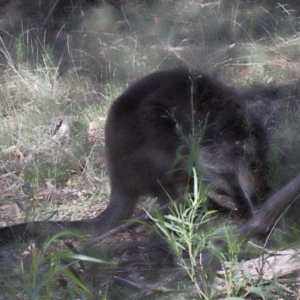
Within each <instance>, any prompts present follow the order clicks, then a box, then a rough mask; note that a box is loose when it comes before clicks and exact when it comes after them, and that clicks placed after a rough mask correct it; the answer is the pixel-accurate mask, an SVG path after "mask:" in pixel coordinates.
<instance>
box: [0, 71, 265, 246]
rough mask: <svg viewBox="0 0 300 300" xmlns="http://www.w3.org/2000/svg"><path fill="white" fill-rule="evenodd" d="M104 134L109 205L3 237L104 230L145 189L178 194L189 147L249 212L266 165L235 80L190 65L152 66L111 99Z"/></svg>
mask: <svg viewBox="0 0 300 300" xmlns="http://www.w3.org/2000/svg"><path fill="white" fill-rule="evenodd" d="M105 134H106V154H107V162H108V171H109V177H110V183H111V195H110V201H109V204H108V207H107V208H106V209H105V210H104V211H103V212H102V213H101V214H100V215H99V216H97V217H95V218H94V219H89V220H87V219H85V220H79V221H73V222H67V221H65V222H63V221H61V222H30V223H25V224H19V225H13V226H11V227H5V228H2V229H0V239H2V242H7V241H8V240H9V239H13V237H15V236H32V237H35V236H37V235H40V234H42V233H43V231H45V230H46V229H47V230H48V229H50V230H54V231H56V230H61V229H62V228H68V229H75V230H81V229H87V230H89V231H90V230H91V229H94V230H95V233H97V234H101V233H103V232H105V231H107V230H108V229H111V228H113V227H115V226H117V225H118V224H120V222H121V221H123V220H127V219H130V218H131V216H132V213H133V210H134V207H135V205H136V202H137V200H138V198H139V197H140V196H144V195H150V196H154V197H157V199H158V202H159V203H160V204H165V203H167V202H168V201H169V199H170V198H172V199H176V198H178V197H181V196H182V193H183V190H184V188H185V186H186V185H187V183H188V181H189V174H188V171H187V165H188V163H187V157H188V156H189V155H191V154H193V153H192V152H195V153H196V156H197V161H198V163H197V164H198V165H199V169H200V170H202V171H203V173H204V176H205V177H206V178H208V179H209V180H210V181H211V182H212V183H213V184H214V185H215V186H216V188H217V191H218V193H220V194H225V195H227V196H230V197H231V198H232V199H233V200H234V201H235V203H236V206H237V208H238V210H239V211H240V213H242V214H244V215H248V216H249V215H252V213H253V207H254V204H255V199H256V194H255V192H256V186H257V180H255V176H254V174H253V173H251V169H259V168H263V167H264V166H265V165H266V163H267V152H268V140H267V134H266V131H265V129H264V127H263V126H262V125H261V123H260V122H259V121H258V120H257V119H256V117H255V116H253V115H252V114H250V113H248V112H247V111H246V108H245V107H244V103H243V102H242V100H241V99H240V98H239V97H238V96H237V95H236V93H235V92H234V91H233V90H232V88H229V87H227V86H225V85H224V84H222V83H220V82H219V81H217V80H215V79H213V78H211V77H210V76H208V75H206V74H203V73H201V72H198V71H194V70H189V69H185V68H180V69H173V70H166V71H158V72H155V73H153V74H150V75H148V76H146V77H144V78H142V79H140V80H139V81H137V82H136V83H135V84H133V85H132V86H130V87H129V88H128V89H127V90H126V91H125V92H124V93H123V94H122V95H121V96H120V97H119V98H118V99H117V100H116V101H115V102H114V103H113V104H112V107H111V109H110V112H109V114H108V118H107V122H106V128H105ZM187 139H190V140H191V139H194V140H200V139H201V141H200V142H199V148H198V149H196V151H194V149H191V146H190V144H189V143H188V142H187ZM194 144H196V143H194ZM195 153H194V154H195ZM179 156H181V157H182V159H179V160H178V159H177V158H178V157H179ZM175 162H176V163H175Z"/></svg>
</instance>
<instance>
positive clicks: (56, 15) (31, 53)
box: [0, 0, 300, 299]
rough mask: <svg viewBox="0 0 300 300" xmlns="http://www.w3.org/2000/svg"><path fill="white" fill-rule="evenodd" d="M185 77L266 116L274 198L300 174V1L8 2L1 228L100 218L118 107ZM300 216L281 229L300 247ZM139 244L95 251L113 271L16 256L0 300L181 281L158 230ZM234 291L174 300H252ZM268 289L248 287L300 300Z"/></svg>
mask: <svg viewBox="0 0 300 300" xmlns="http://www.w3.org/2000/svg"><path fill="white" fill-rule="evenodd" d="M178 66H189V67H192V68H197V69H201V70H203V71H205V72H208V73H210V74H212V75H213V76H215V77H218V78H220V79H221V80H222V81H224V82H225V83H227V84H228V85H231V86H233V87H234V88H235V89H237V90H239V91H240V93H241V95H242V97H243V98H244V99H245V100H246V101H247V103H248V105H249V107H250V109H252V110H254V111H255V112H256V113H257V114H258V115H259V116H260V118H261V119H262V120H263V122H264V123H265V125H266V127H267V129H268V132H269V134H270V141H271V153H270V163H271V176H270V184H271V185H272V188H273V190H274V191H278V190H279V189H280V188H282V187H283V186H284V185H285V184H286V183H287V182H288V181H289V180H291V179H292V178H293V177H295V176H296V175H297V174H298V173H299V170H300V151H299V150H300V144H299V141H300V139H299V134H298V132H299V126H300V122H299V110H300V101H299V97H300V87H299V86H300V83H299V70H300V2H299V0H284V1H277V0H276V1H275V0H248V1H247V0H240V1H238V0H232V1H231V0H219V1H213V0H132V1H130V0H107V1H104V0H103V1H101V0H89V1H88V0H73V1H72V0H51V1H38V0H22V1H19V0H12V1H9V0H0V103H1V106H0V119H1V127H0V141H1V142H0V226H1V227H2V226H7V225H10V224H15V223H20V222H25V221H29V220H30V221H31V220H46V219H51V220H58V219H68V220H75V219H80V218H88V217H94V216H96V215H98V214H99V213H100V212H101V211H102V210H103V208H105V206H106V204H107V200H108V195H109V182H108V178H107V173H106V165H105V156H104V132H103V126H104V123H105V117H106V114H107V111H108V109H109V106H110V104H111V102H112V101H113V100H114V99H115V98H116V97H117V96H118V95H119V94H121V93H122V91H123V90H124V89H125V88H126V87H127V86H128V85H129V84H131V83H132V82H134V81H135V80H136V79H138V78H140V77H142V76H144V75H146V74H148V73H150V72H152V71H155V70H158V69H166V68H171V67H178ZM298 214H299V205H297V203H295V204H293V207H292V208H291V209H289V210H288V211H287V215H286V216H285V217H284V216H283V217H282V219H281V222H282V224H283V225H282V226H285V227H284V228H287V229H286V230H289V231H291V232H293V234H294V238H293V242H294V243H295V244H297V241H298V244H299V238H298V229H299V225H300V224H299V217H298ZM140 230H141V232H138V231H134V232H129V233H125V234H123V235H120V236H117V237H114V238H112V239H111V240H109V241H108V242H107V243H106V244H103V245H102V246H101V247H100V246H97V247H98V248H97V249H94V248H96V247H93V249H89V250H90V251H89V252H88V254H89V255H90V256H91V257H98V258H99V259H104V260H108V261H113V262H119V264H116V265H114V266H113V267H111V266H108V265H107V264H104V263H103V261H89V259H88V258H87V257H81V259H82V260H83V261H85V262H86V265H85V268H83V266H82V265H81V264H80V265H79V266H78V264H76V261H75V262H73V263H69V262H65V261H61V257H60V256H58V255H57V256H52V257H51V256H49V255H50V254H49V253H52V255H55V253H56V254H57V253H58V252H61V251H62V250H61V249H62V248H63V247H64V246H63V245H62V244H60V243H59V241H58V240H57V241H56V239H54V240H55V241H54V240H51V241H52V242H53V243H54V245H52V243H49V244H47V246H46V247H43V249H42V250H40V249H34V250H32V249H29V250H28V249H27V248H26V247H27V246H23V247H21V246H20V245H14V246H6V247H5V248H4V249H3V250H1V253H0V254H1V261H0V264H1V271H2V272H1V275H0V299H69V298H70V299H125V298H126V297H130V295H131V294H132V293H134V292H135V288H139V287H142V286H143V285H144V284H146V282H151V281H154V280H155V279H157V278H158V277H160V276H163V274H167V272H169V271H170V270H171V269H172V268H173V267H172V264H171V263H170V259H169V258H168V254H167V253H168V251H167V249H162V247H158V248H159V249H157V248H156V249H155V250H153V249H152V248H155V247H154V246H155V243H151V249H150V247H148V248H147V247H146V246H145V245H146V244H147V243H146V242H145V241H146V239H145V235H146V236H147V234H148V233H149V229H148V228H147V227H145V228H142V229H140ZM142 233H144V236H143V234H142ZM121 241H122V243H121ZM50 244H51V246H50ZM116 244H119V246H120V245H121V246H120V247H116ZM126 245H127V246H126ZM133 245H135V248H136V249H138V250H135V251H133V250H132V248H133ZM287 246H289V247H291V245H290V243H285V242H284V241H281V243H280V246H278V245H277V247H279V248H285V247H287ZM51 247H54V249H52V248H51ZM114 247H115V248H114ZM236 254H240V250H237V251H236ZM236 254H234V255H232V256H231V258H232V257H234V258H235V259H236V258H237V257H238V255H236ZM49 257H50V258H49ZM72 258H73V259H74V258H76V257H71V256H70V257H69V259H72ZM77 258H78V257H77ZM189 258H190V259H191V257H189ZM45 261H48V262H49V261H50V267H49V268H48V269H47V270H45ZM137 261H138V262H139V263H137ZM134 263H135V264H134ZM181 263H182V262H181ZM187 268H188V266H187ZM195 276H196V275H195ZM197 276H198V275H197ZM203 276H204V277H205V276H206V274H204V275H203ZM120 278H121V279H120ZM228 278H230V280H228ZM126 280H127V281H134V282H139V284H140V285H138V284H137V285H136V286H135V287H132V284H128V282H127V283H126ZM229 281H230V282H231V283H232V284H229V285H228V289H227V291H226V293H225V294H223V295H220V294H218V295H217V294H214V295H212V294H211V293H212V292H211V291H210V292H209V293H210V294H209V295H208V294H207V295H202V294H201V295H200V294H199V293H196V295H197V296H184V295H186V292H187V289H186V285H187V286H189V285H188V284H187V283H186V282H184V283H183V282H180V284H179V283H178V286H177V288H175V289H172V291H168V292H170V295H168V296H166V295H165V294H164V297H165V299H192V297H195V299H199V298H201V297H202V298H205V297H206V299H221V298H223V299H225V298H224V297H227V299H244V298H245V297H248V299H250V298H249V297H250V296H249V293H248V294H247V291H245V290H244V287H245V285H244V282H243V284H240V283H239V281H238V280H237V279H236V277H235V275H234V274H232V273H231V275H230V276H229V277H227V283H228V282H229ZM191 282H192V283H194V284H195V282H194V281H193V280H192V281H191ZM247 284H248V283H247ZM268 284H269V285H268V291H266V289H263V288H261V282H259V283H257V282H256V283H252V284H251V286H253V287H254V286H255V287H257V286H259V287H260V288H261V289H260V293H259V297H261V298H257V299H275V298H276V299H299V298H298V297H299V292H298V287H297V286H296V287H295V286H294V288H293V289H292V291H290V292H286V291H285V290H284V289H282V288H279V287H278V285H276V284H275V283H268ZM248 286H249V284H248ZM270 286H271V287H272V288H270ZM199 289H201V288H200V287H198V288H197V289H196V290H198V291H199ZM165 292H166V291H165ZM171 292H172V293H171ZM157 295H158V294H155V295H154V296H149V299H152V298H153V299H156V298H158V297H159V296H157ZM246 295H247V296H246ZM151 297H152V298H151ZM160 297H161V296H160ZM167 297H169V298H167ZM180 297H181V298H180ZM185 297H188V298H185ZM230 297H240V298H230ZM253 297H254V296H253ZM280 297H281V298H280ZM144 298H145V299H146V297H143V299H144ZM251 299H256V298H251Z"/></svg>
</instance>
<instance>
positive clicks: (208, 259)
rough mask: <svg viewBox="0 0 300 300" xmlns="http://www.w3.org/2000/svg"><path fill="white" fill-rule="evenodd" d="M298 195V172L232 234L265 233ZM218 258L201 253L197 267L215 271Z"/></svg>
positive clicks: (148, 289)
mask: <svg viewBox="0 0 300 300" xmlns="http://www.w3.org/2000/svg"><path fill="white" fill-rule="evenodd" d="M299 196H300V174H298V175H297V176H296V177H295V178H294V179H293V180H292V181H291V182H290V183H288V184H287V185H286V186H285V187H284V188H282V189H281V190H280V191H279V192H277V193H276V194H275V195H273V196H272V197H271V198H270V199H269V200H268V201H267V202H266V203H265V204H264V205H263V206H262V207H261V210H260V212H259V213H257V214H256V215H255V216H254V217H253V218H252V219H251V220H249V221H248V222H247V223H246V224H244V225H243V226H242V227H240V228H238V229H237V230H235V232H234V235H235V236H236V238H237V239H238V240H243V241H246V240H248V239H249V238H251V237H255V236H257V235H259V234H262V233H266V232H267V231H268V230H270V229H271V228H272V226H273V225H274V224H275V222H276V219H277V218H278V216H279V215H281V213H282V212H283V211H284V210H285V208H286V207H287V206H288V205H289V204H290V203H291V202H292V201H295V200H296V199H298V197H299ZM216 246H217V247H218V248H219V249H225V248H226V247H227V244H226V243H225V242H219V243H218V244H217V245H216ZM217 261H218V258H217V257H216V256H214V255H213V253H211V252H206V253H204V254H203V255H202V259H201V265H200V262H198V265H197V267H198V268H201V269H204V270H206V269H209V270H210V271H217V268H218V266H219V264H217ZM187 275H188V274H187V271H186V270H185V269H181V270H179V271H177V272H174V273H173V274H170V275H168V276H166V277H164V278H163V279H162V280H160V281H159V282H157V283H155V284H151V285H147V286H144V288H143V291H141V292H138V293H136V294H134V295H132V296H130V299H131V300H134V299H136V300H138V299H142V298H143V297H146V296H148V295H150V294H153V293H155V292H157V291H161V290H163V289H164V287H165V286H168V285H170V284H173V283H175V282H177V281H179V280H181V279H182V278H184V277H186V276H187Z"/></svg>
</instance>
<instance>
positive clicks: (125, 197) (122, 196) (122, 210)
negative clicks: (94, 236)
mask: <svg viewBox="0 0 300 300" xmlns="http://www.w3.org/2000/svg"><path fill="white" fill-rule="evenodd" d="M137 200H138V195H137V194H134V193H126V192H124V191H119V190H118V189H116V188H112V190H111V195H110V201H109V204H108V206H107V208H106V209H105V210H104V211H103V212H102V213H101V214H100V215H99V216H97V217H96V218H94V219H93V223H95V225H96V227H97V233H98V234H99V232H101V233H102V232H105V231H107V230H109V229H112V228H114V227H116V226H118V225H121V222H122V221H125V220H129V219H130V218H131V216H132V214H133V210H134V208H135V205H136V202H137Z"/></svg>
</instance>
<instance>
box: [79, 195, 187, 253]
mask: <svg viewBox="0 0 300 300" xmlns="http://www.w3.org/2000/svg"><path fill="white" fill-rule="evenodd" d="M180 201H182V198H178V199H176V200H173V201H171V202H169V203H167V204H165V205H163V206H162V207H161V208H160V210H161V211H164V210H166V209H167V208H169V207H170V206H171V205H173V203H178V202H180ZM147 220H149V217H148V215H146V214H145V213H144V214H142V215H140V216H137V217H136V218H134V219H132V220H130V221H128V222H126V223H124V224H122V225H119V226H117V227H115V228H113V229H111V230H109V231H107V232H105V233H104V234H101V235H100V236H98V237H96V238H93V239H91V240H90V241H88V242H87V243H85V244H84V245H82V246H81V247H79V248H78V249H77V251H78V252H82V251H84V250H85V249H88V248H90V247H92V246H94V245H96V244H99V243H100V242H102V241H103V240H105V239H107V238H108V237H110V236H112V235H115V234H117V233H120V232H122V231H124V230H125V229H127V228H128V227H131V226H133V225H134V224H135V223H137V222H143V221H147Z"/></svg>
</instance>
